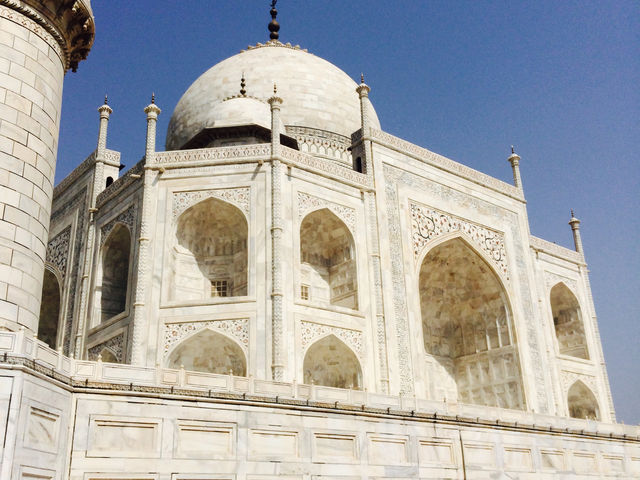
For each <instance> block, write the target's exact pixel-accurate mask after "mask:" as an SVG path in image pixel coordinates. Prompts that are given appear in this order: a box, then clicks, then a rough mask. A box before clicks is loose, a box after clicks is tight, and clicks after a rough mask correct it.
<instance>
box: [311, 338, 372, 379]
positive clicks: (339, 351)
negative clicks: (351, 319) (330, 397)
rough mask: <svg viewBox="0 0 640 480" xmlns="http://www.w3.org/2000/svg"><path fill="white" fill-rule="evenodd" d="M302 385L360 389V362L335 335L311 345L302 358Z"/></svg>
mask: <svg viewBox="0 0 640 480" xmlns="http://www.w3.org/2000/svg"><path fill="white" fill-rule="evenodd" d="M303 369H304V383H306V384H315V385H325V386H327V387H336V388H352V389H358V390H359V389H361V388H362V371H361V369H360V362H359V361H358V358H357V357H356V356H355V354H354V353H353V351H352V350H351V349H350V348H349V347H347V346H346V345H345V344H344V343H343V342H342V341H341V340H339V339H338V338H337V337H336V336H335V335H329V336H326V337H324V338H323V339H321V340H318V341H317V342H316V343H314V344H313V345H311V347H309V349H308V350H307V353H306V354H305V356H304V362H303Z"/></svg>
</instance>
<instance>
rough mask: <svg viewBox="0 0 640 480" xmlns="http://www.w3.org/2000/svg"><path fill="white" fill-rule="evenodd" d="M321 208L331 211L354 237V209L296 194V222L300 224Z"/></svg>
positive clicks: (302, 193)
mask: <svg viewBox="0 0 640 480" xmlns="http://www.w3.org/2000/svg"><path fill="white" fill-rule="evenodd" d="M323 208H326V209H328V210H329V211H331V212H332V213H333V214H334V215H335V216H336V217H338V218H339V219H340V220H341V221H342V222H343V223H344V224H345V225H346V226H347V227H348V228H349V230H350V232H351V235H355V232H356V218H357V217H356V210H355V209H354V208H351V207H347V206H345V205H340V204H339V203H334V202H330V201H328V200H326V199H324V198H319V197H316V196H313V195H309V194H308V193H305V192H298V222H299V223H300V224H302V221H303V220H304V218H305V217H306V216H307V215H309V214H310V213H313V212H315V211H317V210H322V209H323Z"/></svg>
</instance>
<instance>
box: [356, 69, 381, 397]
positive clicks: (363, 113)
mask: <svg viewBox="0 0 640 480" xmlns="http://www.w3.org/2000/svg"><path fill="white" fill-rule="evenodd" d="M370 90H371V89H370V88H369V86H368V85H366V84H365V83H364V78H363V77H361V83H360V85H358V87H357V88H356V92H358V96H359V97H360V120H361V124H362V138H363V140H362V141H363V152H364V160H365V161H364V164H365V167H366V173H367V175H368V176H369V177H370V178H371V181H372V185H375V177H374V170H375V168H374V166H373V152H372V150H371V142H369V141H367V140H366V137H367V136H368V134H369V91H370ZM364 196H365V208H366V209H367V210H368V212H367V217H368V224H369V230H368V233H369V243H370V246H371V254H370V262H371V266H372V268H373V283H374V285H373V288H374V296H375V315H376V339H377V343H378V362H379V365H380V390H381V392H382V393H389V364H388V353H387V331H386V322H385V316H384V302H383V293H382V265H381V262H380V241H379V235H378V233H379V226H378V219H377V214H376V211H377V205H376V194H375V191H369V192H365V193H364Z"/></svg>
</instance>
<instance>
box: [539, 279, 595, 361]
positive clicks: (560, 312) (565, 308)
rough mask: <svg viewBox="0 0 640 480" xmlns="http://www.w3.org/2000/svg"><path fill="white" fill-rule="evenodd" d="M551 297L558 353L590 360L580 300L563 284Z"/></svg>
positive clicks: (553, 289) (554, 288)
mask: <svg viewBox="0 0 640 480" xmlns="http://www.w3.org/2000/svg"><path fill="white" fill-rule="evenodd" d="M549 297H550V301H551V313H552V315H553V326H554V329H555V332H556V339H557V340H558V351H559V352H560V353H561V354H562V355H569V356H571V357H577V358H584V359H586V360H588V359H589V350H588V348H587V337H586V335H585V333H584V323H583V321H582V312H581V311H580V304H579V303H578V299H577V298H576V297H575V295H574V294H573V293H572V292H571V290H569V288H568V287H567V286H566V285H565V284H564V283H562V282H560V283H558V284H556V285H554V287H553V288H552V289H551V293H550V295H549Z"/></svg>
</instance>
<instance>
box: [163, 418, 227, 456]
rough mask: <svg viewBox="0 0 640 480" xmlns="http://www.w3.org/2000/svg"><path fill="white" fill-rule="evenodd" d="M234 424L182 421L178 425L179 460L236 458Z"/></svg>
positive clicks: (177, 449) (176, 450) (176, 441)
mask: <svg viewBox="0 0 640 480" xmlns="http://www.w3.org/2000/svg"><path fill="white" fill-rule="evenodd" d="M235 435H236V434H235V426H234V425H233V424H225V423H214V422H201V421H187V420H180V421H178V424H177V425H176V437H175V438H176V439H175V453H174V455H175V456H176V457H178V458H212V459H224V458H233V457H234V456H235Z"/></svg>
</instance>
